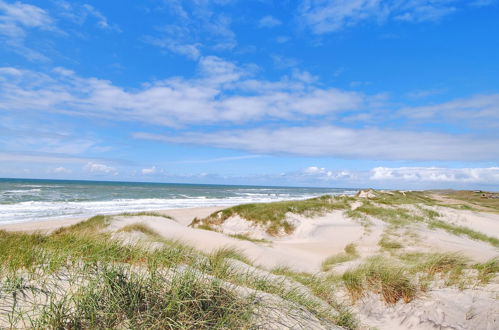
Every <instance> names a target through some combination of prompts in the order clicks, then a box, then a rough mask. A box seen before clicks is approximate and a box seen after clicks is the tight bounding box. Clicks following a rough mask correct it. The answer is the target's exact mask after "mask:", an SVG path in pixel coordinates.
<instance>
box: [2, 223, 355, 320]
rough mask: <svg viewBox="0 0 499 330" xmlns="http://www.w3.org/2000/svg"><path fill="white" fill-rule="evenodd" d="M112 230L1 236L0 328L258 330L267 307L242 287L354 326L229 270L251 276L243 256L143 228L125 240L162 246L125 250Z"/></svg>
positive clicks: (334, 309)
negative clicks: (258, 317)
mask: <svg viewBox="0 0 499 330" xmlns="http://www.w3.org/2000/svg"><path fill="white" fill-rule="evenodd" d="M110 221H111V220H110V218H109V217H105V216H98V217H93V218H91V219H89V220H88V221H86V222H83V223H80V224H78V225H75V226H71V227H68V228H65V229H61V230H58V231H56V232H54V233H53V234H51V235H41V234H27V233H12V232H5V231H0V271H1V273H2V276H1V277H0V309H2V310H8V311H9V312H8V313H5V314H3V315H0V327H12V328H16V327H28V328H71V329H72V328H78V329H82V328H93V329H94V328H106V329H110V328H134V329H165V328H170V329H177V328H185V329H229V328H230V329H232V328H238V329H240V328H251V327H252V326H253V323H252V322H253V316H254V315H255V312H256V311H258V310H260V309H261V308H268V307H265V306H261V304H263V303H261V302H260V299H256V300H255V299H254V298H253V297H252V296H251V295H249V296H248V295H240V294H238V292H239V291H237V290H234V287H235V286H238V287H241V288H248V289H252V290H257V291H255V292H265V293H268V294H271V295H273V296H276V297H280V298H281V299H282V304H281V303H280V305H278V306H273V307H272V308H276V309H279V310H282V313H284V314H286V313H287V312H286V310H287V308H292V307H291V306H301V307H300V308H304V310H306V311H308V312H309V313H311V314H312V315H315V316H316V317H317V318H318V319H319V320H324V322H331V323H336V324H340V323H341V324H350V325H352V324H354V323H353V322H354V321H353V316H352V317H350V318H349V317H348V315H349V314H348V313H347V311H346V310H345V311H343V310H342V307H341V306H339V305H326V306H324V305H323V304H324V303H321V302H318V301H317V297H315V296H314V295H313V294H312V295H310V294H307V293H303V292H301V291H300V290H296V289H295V288H293V285H292V284H291V286H287V287H283V285H282V283H280V282H275V281H274V280H272V279H268V278H266V277H263V278H262V277H261V276H255V275H254V274H253V272H252V271H244V272H242V273H241V272H238V271H236V270H235V269H234V268H233V267H232V266H231V262H229V261H231V260H232V261H234V260H238V261H241V262H243V263H244V264H246V265H248V266H247V267H252V266H250V265H251V261H250V260H248V259H247V258H246V257H245V256H244V255H243V254H242V253H241V252H240V251H237V250H234V249H230V248H224V249H220V250H217V251H215V252H213V253H211V254H203V253H201V252H198V251H195V250H194V249H192V248H190V247H187V246H185V245H183V244H181V243H179V242H174V241H168V240H164V239H161V238H160V237H159V236H158V235H157V234H156V233H155V232H154V231H152V230H151V229H150V228H148V227H147V226H145V225H143V224H134V225H129V226H125V227H124V228H122V229H121V231H122V232H125V233H126V232H141V233H143V234H145V235H147V236H148V237H149V238H150V240H152V241H155V242H156V243H160V245H159V247H158V245H156V246H155V248H154V249H151V248H149V246H148V245H147V244H146V243H144V244H123V243H122V242H120V241H118V240H113V239H112V236H111V234H110V233H106V232H104V231H100V230H101V229H104V228H105V227H106V226H107V225H108V224H109V222H110ZM161 246H163V247H161ZM251 269H253V268H251ZM311 283H312V282H311ZM248 289H244V290H248ZM21 297H22V298H21ZM41 301H42V302H43V303H41ZM293 304H296V305H293ZM263 310H265V309H263ZM339 310H342V311H341V312H339ZM265 317H266V316H265ZM321 322H322V321H321Z"/></svg>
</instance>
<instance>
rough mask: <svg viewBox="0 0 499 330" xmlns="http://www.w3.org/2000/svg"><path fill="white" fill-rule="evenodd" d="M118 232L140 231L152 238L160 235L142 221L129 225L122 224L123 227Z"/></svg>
mask: <svg viewBox="0 0 499 330" xmlns="http://www.w3.org/2000/svg"><path fill="white" fill-rule="evenodd" d="M118 232H123V233H133V232H140V233H143V234H145V235H147V236H150V237H153V238H160V235H159V234H158V233H157V232H155V231H154V230H153V229H151V228H150V227H149V226H147V225H146V224H143V223H134V224H131V225H127V226H124V227H123V228H121V229H120V230H118Z"/></svg>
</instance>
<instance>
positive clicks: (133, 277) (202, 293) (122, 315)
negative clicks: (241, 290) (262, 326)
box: [33, 266, 252, 329]
mask: <svg viewBox="0 0 499 330" xmlns="http://www.w3.org/2000/svg"><path fill="white" fill-rule="evenodd" d="M166 283H168V285H166ZM64 298H65V299H61V300H60V302H58V303H54V304H50V305H48V306H46V307H45V308H44V309H43V310H42V311H41V316H40V317H39V318H38V319H36V320H35V321H34V322H33V326H34V327H35V328H55V329H110V328H113V329H114V328H132V329H168V328H169V329H173V328H191V329H227V328H246V327H249V326H250V324H251V323H250V321H251V315H252V308H251V304H250V302H249V301H248V300H246V299H243V298H240V297H238V296H237V295H236V294H235V293H234V292H231V291H230V290H228V289H227V288H225V287H223V286H222V285H221V284H220V283H219V282H217V281H211V280H203V279H201V278H200V277H199V276H197V275H196V273H194V272H186V273H182V274H178V275H177V276H176V277H175V280H174V281H168V279H166V278H163V277H161V276H157V275H155V274H145V275H144V274H137V273H134V272H132V271H130V269H129V268H127V267H123V266H104V267H102V268H99V269H98V270H96V271H95V273H94V274H93V276H92V277H91V278H90V280H89V281H88V283H87V284H86V285H85V286H84V287H82V288H81V289H80V290H79V291H78V292H77V294H75V295H73V296H69V297H64Z"/></svg>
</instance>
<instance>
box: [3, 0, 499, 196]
mask: <svg viewBox="0 0 499 330" xmlns="http://www.w3.org/2000/svg"><path fill="white" fill-rule="evenodd" d="M498 18H499V0H467V1H460V0H295V1H286V0H279V1H277V0H275V1H273V0H247V1H242V0H144V1H134V0H120V1H111V0H108V1H86V0H83V1H82V2H79V1H63V0H49V1H42V0H40V1H35V0H32V1H11V0H0V45H1V47H0V177H11V178H13V177H15V178H53V179H85V180H120V181H153V182H184V183H215V184H216V183H218V184H250V185H286V186H319V187H355V188H357V187H374V188H387V189H429V188H454V189H462V188H465V189H488V190H499V134H498V132H499V37H498V36H499V19H498Z"/></svg>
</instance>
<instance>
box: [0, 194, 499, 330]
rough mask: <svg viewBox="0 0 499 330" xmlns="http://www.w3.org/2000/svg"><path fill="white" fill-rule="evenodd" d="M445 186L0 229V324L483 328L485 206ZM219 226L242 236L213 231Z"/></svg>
mask: <svg viewBox="0 0 499 330" xmlns="http://www.w3.org/2000/svg"><path fill="white" fill-rule="evenodd" d="M455 193H456V192H441V191H432V192H401V191H385V192H382V191H374V190H373V191H367V192H366V191H365V192H361V193H359V194H358V195H357V196H322V197H318V198H312V199H308V200H302V201H289V202H276V203H261V204H247V205H239V206H235V207H230V208H226V209H222V210H220V211H216V212H215V213H212V214H211V215H208V214H209V212H211V210H210V211H209V212H206V213H205V214H204V216H201V217H197V218H195V219H194V220H193V221H192V223H191V224H190V226H187V225H188V223H185V224H182V223H180V222H179V221H178V220H175V219H173V218H172V217H171V216H169V215H167V214H166V213H151V212H142V213H123V214H119V215H114V216H95V217H92V218H90V219H88V220H86V221H82V222H79V223H77V224H75V225H72V226H69V227H64V228H59V229H57V230H54V231H52V232H50V233H37V232H34V233H28V232H12V231H2V230H0V328H15V329H17V328H35V329H97V328H98V329H101V328H103V329H282V328H284V329H286V328H294V329H295V328H296V329H365V328H369V327H378V328H380V329H383V328H384V327H383V326H384V325H387V326H388V323H390V322H396V323H394V324H396V325H393V324H392V325H391V326H390V327H391V328H397V329H404V328H417V327H418V326H423V325H424V326H428V327H429V326H430V325H431V326H435V325H437V326H442V327H443V326H447V325H449V326H455V327H458V326H459V327H460V328H464V329H466V328H469V329H481V328H485V329H487V328H490V329H493V328H495V327H496V326H497V321H496V319H495V318H494V317H493V311H494V309H495V308H497V307H498V305H497V298H496V297H497V292H499V277H498V274H499V258H498V257H499V249H498V248H499V237H498V235H497V234H495V233H497V231H496V232H495V233H494V230H490V229H494V228H498V227H497V225H498V224H499V218H498V217H497V213H496V211H497V210H498V209H499V208H498V206H497V205H496V203H495V201H492V200H489V199H488V198H484V197H483V196H482V194H483V193H481V192H459V193H458V196H457V198H454V197H453V194H455ZM466 194H471V196H472V198H469V199H466V198H465V197H463V196H466ZM485 196H488V195H485ZM206 215H208V216H206ZM192 218H193V217H191V218H190V219H192ZM234 219H235V220H234ZM189 221H190V220H189ZM231 221H235V222H234V223H236V226H235V227H234V226H233V227H231V228H232V229H233V228H239V227H238V226H240V225H241V223H242V224H244V225H245V226H243V227H241V228H244V230H242V231H241V232H234V231H231V232H226V230H227V227H225V226H226V224H227V223H229V222H231ZM494 226H496V227H494ZM206 229H209V230H211V231H207V230H206ZM253 229H254V230H255V231H256V232H258V231H259V232H263V233H264V234H265V237H263V238H262V237H260V238H258V237H254V236H253V235H252V232H251V230H253ZM248 230H249V232H248ZM174 232H175V233H177V235H180V234H182V235H184V236H182V237H179V236H174V235H173V233H174ZM193 236H195V237H196V239H195V240H192V239H191V240H190V242H191V243H192V246H191V245H188V244H187V243H184V241H189V239H190V238H191V237H193ZM352 237H354V238H355V239H350V238H352ZM349 239H350V241H349ZM218 242H225V243H230V244H227V245H225V243H223V244H222V243H219V244H217V243H218ZM337 242H344V243H341V244H343V245H339V243H337ZM194 243H195V244H194ZM208 246H211V247H213V248H211V249H209V248H207V247H208ZM317 255H320V257H319V258H318V257H317ZM484 256H487V258H485V257H484ZM262 258H266V260H271V261H272V262H273V263H270V264H268V263H267V266H265V267H264V266H261V265H262V263H261V262H262V260H263V259H262ZM281 263H282V264H281ZM269 265H271V266H269ZM295 266H300V267H295ZM304 267H305V269H308V270H307V271H303V268H304ZM298 269H301V270H298ZM494 293H495V294H496V296H494ZM435 311H438V313H437V312H435ZM470 313H471V314H470ZM373 315H374V316H376V315H377V316H376V317H373ZM470 315H472V316H473V317H470ZM383 317H385V318H383ZM378 319H379V321H378ZM410 320H412V321H414V320H417V321H414V322H417V324H416V325H414V324H412V323H407V322H411V321H410ZM387 322H388V323H387Z"/></svg>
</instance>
